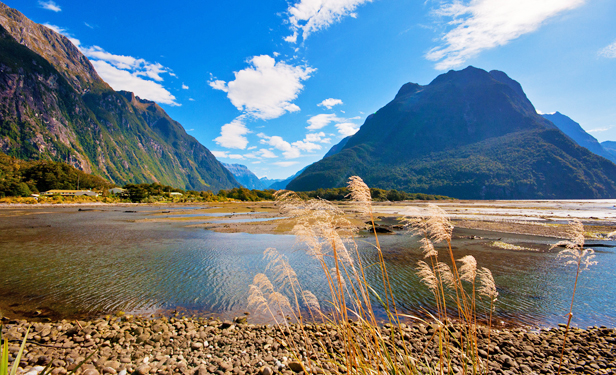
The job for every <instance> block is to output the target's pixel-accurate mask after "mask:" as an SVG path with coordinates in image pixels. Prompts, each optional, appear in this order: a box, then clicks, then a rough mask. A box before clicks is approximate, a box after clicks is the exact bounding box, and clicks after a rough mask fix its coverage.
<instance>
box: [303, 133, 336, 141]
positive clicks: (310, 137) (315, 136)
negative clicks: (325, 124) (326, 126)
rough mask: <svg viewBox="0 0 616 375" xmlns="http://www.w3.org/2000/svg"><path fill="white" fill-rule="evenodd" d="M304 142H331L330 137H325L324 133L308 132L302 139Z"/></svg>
mask: <svg viewBox="0 0 616 375" xmlns="http://www.w3.org/2000/svg"><path fill="white" fill-rule="evenodd" d="M304 141H306V142H319V143H329V142H331V139H330V138H325V133H323V132H319V133H308V134H306V138H305V139H304Z"/></svg>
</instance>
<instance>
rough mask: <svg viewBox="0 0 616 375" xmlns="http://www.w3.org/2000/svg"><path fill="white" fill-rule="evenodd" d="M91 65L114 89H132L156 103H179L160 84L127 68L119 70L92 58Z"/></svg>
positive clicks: (136, 93)
mask: <svg viewBox="0 0 616 375" xmlns="http://www.w3.org/2000/svg"><path fill="white" fill-rule="evenodd" d="M91 63H92V65H93V66H94V69H96V71H97V72H98V74H99V75H100V76H101V77H102V78H103V80H104V81H105V82H107V83H108V84H109V85H110V86H111V87H112V88H113V89H114V90H126V91H132V92H134V93H135V95H137V96H139V97H140V98H143V99H149V100H152V101H155V102H157V103H164V104H169V105H176V106H178V105H179V104H178V103H176V102H175V96H173V95H172V94H171V93H170V92H169V91H167V89H165V88H164V87H163V86H162V85H161V84H159V83H156V82H154V81H148V80H146V79H143V78H140V77H138V76H136V75H134V74H132V73H131V72H129V71H127V70H121V69H118V68H116V67H115V66H113V65H111V64H109V63H107V62H106V61H102V60H92V61H91Z"/></svg>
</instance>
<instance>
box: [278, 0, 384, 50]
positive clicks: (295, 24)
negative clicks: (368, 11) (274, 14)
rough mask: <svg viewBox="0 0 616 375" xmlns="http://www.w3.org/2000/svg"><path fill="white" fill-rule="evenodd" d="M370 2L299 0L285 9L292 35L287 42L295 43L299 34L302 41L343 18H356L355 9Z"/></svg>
mask: <svg viewBox="0 0 616 375" xmlns="http://www.w3.org/2000/svg"><path fill="white" fill-rule="evenodd" d="M371 1H372V0H300V1H298V2H296V3H295V4H294V5H290V6H289V8H288V9H287V13H288V14H289V18H288V22H289V24H290V25H291V31H292V32H293V34H292V35H290V36H288V37H286V38H285V40H286V41H287V42H290V43H296V42H297V37H298V36H299V33H301V35H302V39H303V40H306V38H308V36H309V35H310V34H312V33H314V32H316V31H319V30H322V29H326V28H328V27H329V26H330V25H332V24H334V23H336V22H339V21H340V20H342V19H343V18H345V17H353V18H355V17H357V15H356V14H355V13H354V11H355V9H357V7H359V6H360V5H363V4H365V3H369V2H371Z"/></svg>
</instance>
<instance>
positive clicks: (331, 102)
mask: <svg viewBox="0 0 616 375" xmlns="http://www.w3.org/2000/svg"><path fill="white" fill-rule="evenodd" d="M341 104H344V103H342V100H340V99H334V98H329V99H325V100H323V101H322V102H321V103H319V104H317V105H318V106H319V107H325V108H327V109H332V107H333V106H335V105H341Z"/></svg>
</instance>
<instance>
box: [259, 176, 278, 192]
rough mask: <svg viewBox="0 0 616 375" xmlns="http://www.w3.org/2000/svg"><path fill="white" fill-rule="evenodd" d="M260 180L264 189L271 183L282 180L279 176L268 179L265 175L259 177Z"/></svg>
mask: <svg viewBox="0 0 616 375" xmlns="http://www.w3.org/2000/svg"><path fill="white" fill-rule="evenodd" d="M260 180H261V183H262V184H263V186H264V188H265V189H269V188H270V186H272V185H273V184H275V183H277V182H280V181H282V179H280V178H273V179H269V178H267V177H261V178H260Z"/></svg>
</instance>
